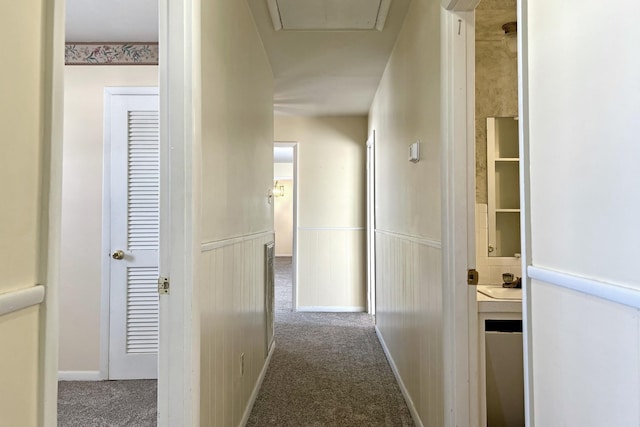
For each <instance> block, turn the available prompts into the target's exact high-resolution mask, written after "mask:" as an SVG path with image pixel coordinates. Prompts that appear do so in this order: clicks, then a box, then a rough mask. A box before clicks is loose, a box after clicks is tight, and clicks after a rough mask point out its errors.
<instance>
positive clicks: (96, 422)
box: [58, 380, 157, 427]
mask: <svg viewBox="0 0 640 427" xmlns="http://www.w3.org/2000/svg"><path fill="white" fill-rule="evenodd" d="M156 401H157V385H156V381H155V380H132V381H60V382H59V383H58V427H122V426H136V427H138V426H140V427H149V426H155V425H156V418H157V416H156Z"/></svg>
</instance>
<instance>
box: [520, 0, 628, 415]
mask: <svg viewBox="0 0 640 427" xmlns="http://www.w3.org/2000/svg"><path fill="white" fill-rule="evenodd" d="M573 6H574V5H571V4H569V3H568V2H558V1H554V0H535V1H533V0H529V1H526V0H523V1H522V7H523V12H524V15H525V16H527V18H528V21H527V23H526V24H527V25H525V26H524V29H523V30H522V31H523V33H522V34H524V35H525V37H526V39H527V45H528V48H527V51H526V54H527V56H528V62H527V64H528V69H527V74H526V75H525V78H526V81H525V84H524V87H525V88H526V90H525V93H524V94H525V97H524V99H523V101H525V102H526V103H524V106H525V107H526V111H525V113H526V114H523V119H524V123H523V125H522V127H523V129H525V135H526V136H527V137H528V140H525V143H526V145H525V147H526V148H527V150H526V151H525V154H528V156H527V157H526V159H525V163H524V164H525V165H526V166H527V167H526V168H525V169H524V170H525V175H524V179H525V183H527V186H526V187H525V188H526V189H527V190H529V194H530V197H529V203H530V209H529V210H528V211H527V213H528V214H529V219H530V224H529V225H530V228H529V231H530V234H527V233H525V236H526V237H527V239H530V240H529V244H528V245H525V247H526V248H527V252H528V254H527V256H528V261H529V263H530V264H532V265H531V266H529V267H528V270H527V273H528V276H529V278H530V279H529V280H530V281H529V283H528V284H529V291H530V297H531V300H530V301H529V302H528V305H529V307H528V310H527V315H528V318H529V319H528V320H529V321H530V322H529V324H528V325H526V326H528V327H529V328H530V331H531V337H530V342H529V343H528V344H529V355H528V357H529V360H530V362H531V364H532V368H533V369H532V371H530V374H531V375H530V379H531V385H532V387H533V393H532V394H533V413H534V415H535V425H536V426H546V425H553V426H559V425H566V426H581V427H598V426H603V425H606V426H638V425H640V357H639V356H640V323H639V314H638V309H640V279H639V278H638V259H639V257H640V240H639V239H638V236H640V221H638V211H640V193H639V192H638V191H637V188H638V183H640V169H639V168H638V166H637V161H638V159H639V158H640V145H639V144H638V134H640V121H638V117H639V116H640V97H639V96H638V94H640V80H639V79H638V75H640V57H638V55H629V52H633V51H634V49H637V41H638V40H640V27H639V26H638V25H635V22H636V20H637V19H636V18H637V16H638V14H640V3H638V2H630V1H627V0H610V1H607V2H602V1H598V0H585V1H582V2H581V4H580V7H578V8H576V7H573ZM567 16H571V21H570V23H569V22H568V21H567V20H566V17H567ZM561 22H563V23H568V24H569V25H559V24H560V23H561ZM594 29H597V30H594ZM620 29H624V31H623V34H624V36H623V37H620V35H621V34H620ZM523 53H525V52H523ZM568 53H570V54H568ZM612 64H624V65H617V66H612ZM594 82H597V83H598V84H594ZM601 82H606V84H600V83H601ZM527 178H529V180H528V181H527ZM525 284H527V283H525Z"/></svg>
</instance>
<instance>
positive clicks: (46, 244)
mask: <svg viewBox="0 0 640 427" xmlns="http://www.w3.org/2000/svg"><path fill="white" fill-rule="evenodd" d="M64 21H65V2H64V1H49V2H46V11H45V19H44V22H43V24H44V37H42V40H43V49H42V54H41V58H42V61H43V65H44V67H43V68H44V70H43V80H42V81H43V88H42V93H43V99H42V101H43V102H42V104H41V105H42V107H43V108H42V114H43V126H42V129H41V135H43V136H42V139H43V140H44V141H43V144H42V147H44V148H43V150H44V153H45V156H43V158H42V166H43V167H42V168H41V172H42V174H41V178H40V179H41V181H40V182H41V188H42V192H43V194H42V195H41V196H42V198H41V200H42V205H41V207H42V209H41V211H40V212H39V214H40V232H41V233H42V234H41V235H40V242H41V243H40V253H39V274H40V277H46V279H45V280H46V292H45V294H44V302H43V304H42V305H41V306H40V313H41V315H40V321H39V336H40V337H39V347H40V350H39V365H40V368H39V369H38V371H39V372H38V382H39V384H40V385H39V387H38V400H39V401H40V404H39V405H38V415H37V417H38V426H40V427H54V426H56V425H57V419H58V380H57V371H58V354H59V348H60V344H59V331H60V319H59V311H60V303H59V297H58V295H59V288H60V264H61V263H60V258H61V255H62V243H61V235H62V232H61V230H62V163H63V162H62V156H63V127H64V119H63V114H64V52H65V46H64V41H65V40H64V38H65V33H64V29H65V24H64Z"/></svg>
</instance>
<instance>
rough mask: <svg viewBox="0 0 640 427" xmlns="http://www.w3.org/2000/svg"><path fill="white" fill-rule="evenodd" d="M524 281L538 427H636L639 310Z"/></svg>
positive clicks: (638, 409)
mask: <svg viewBox="0 0 640 427" xmlns="http://www.w3.org/2000/svg"><path fill="white" fill-rule="evenodd" d="M569 285H570V283H569V284H567V285H566V286H563V285H562V284H558V285H556V284H552V283H546V282H543V281H540V280H535V279H534V280H532V281H531V306H532V310H531V316H532V324H531V326H530V329H531V331H532V334H533V336H532V348H534V349H535V351H534V354H533V359H532V363H533V383H534V385H535V388H534V414H535V423H536V425H538V426H560V425H563V426H581V427H599V426H605V425H606V426H638V425H640V405H639V404H638V402H640V381H639V380H638V379H639V378H640V311H639V310H638V309H637V308H634V307H629V306H626V305H622V304H618V303H615V302H612V301H608V300H606V299H603V298H601V297H598V296H594V295H588V294H585V293H583V292H580V291H576V290H573V289H570V287H569Z"/></svg>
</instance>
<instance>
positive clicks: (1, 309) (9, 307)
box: [0, 285, 45, 316]
mask: <svg viewBox="0 0 640 427" xmlns="http://www.w3.org/2000/svg"><path fill="white" fill-rule="evenodd" d="M44 297H45V292H44V286H42V285H36V286H32V287H30V288H26V289H19V290H15V291H9V292H6V293H4V294H0V316H4V315H5V314H9V313H13V312H14V311H18V310H22V309H24V308H27V307H31V306H32V305H38V304H40V303H42V302H43V301H44Z"/></svg>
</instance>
